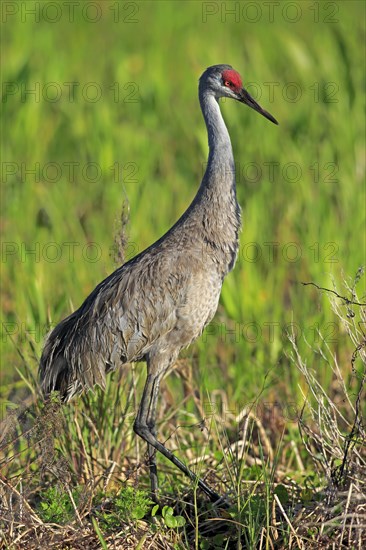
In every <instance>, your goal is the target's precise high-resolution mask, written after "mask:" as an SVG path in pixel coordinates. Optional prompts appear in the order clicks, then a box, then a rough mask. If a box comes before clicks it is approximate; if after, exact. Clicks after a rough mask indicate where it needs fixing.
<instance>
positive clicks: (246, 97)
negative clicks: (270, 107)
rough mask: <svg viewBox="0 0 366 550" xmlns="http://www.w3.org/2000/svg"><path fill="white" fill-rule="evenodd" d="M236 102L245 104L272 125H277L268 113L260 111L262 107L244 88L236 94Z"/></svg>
mask: <svg viewBox="0 0 366 550" xmlns="http://www.w3.org/2000/svg"><path fill="white" fill-rule="evenodd" d="M237 100H238V101H240V102H241V103H245V105H248V106H249V107H251V108H252V109H254V110H255V111H257V112H258V113H260V114H261V115H263V116H264V117H266V118H268V120H270V121H271V122H273V124H278V122H277V120H276V119H275V118H274V117H273V116H272V115H271V114H270V113H268V111H265V110H264V109H262V107H261V106H260V105H259V104H258V103H257V102H256V101H255V99H253V98H252V96H251V95H250V94H249V93H248V92H247V91H246V89H245V88H242V89H241V90H240V92H239V93H238V97H237Z"/></svg>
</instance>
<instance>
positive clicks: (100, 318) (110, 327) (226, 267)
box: [39, 65, 278, 502]
mask: <svg viewBox="0 0 366 550" xmlns="http://www.w3.org/2000/svg"><path fill="white" fill-rule="evenodd" d="M221 97H228V98H232V99H236V100H238V101H240V102H241V103H245V104H246V105H249V107H252V108H253V109H255V110H256V111H258V112H259V113H260V114H262V115H263V116H265V117H266V118H267V119H269V120H270V121H272V122H273V123H274V124H278V123H277V121H276V119H275V118H273V116H272V115H270V114H269V113H268V112H267V111H265V110H264V109H262V107H260V106H259V105H258V103H257V102H256V101H255V100H254V99H253V98H252V97H251V96H250V95H249V93H248V92H247V91H246V90H245V89H244V88H243V85H242V79H241V77H240V75H239V73H237V72H236V71H235V70H234V69H233V68H232V67H231V66H230V65H215V66H212V67H209V68H208V69H206V71H205V72H204V73H203V74H202V76H201V78H200V81H199V101H200V105H201V109H202V113H203V117H204V120H205V123H206V127H207V132H208V144H209V157H208V164H207V168H206V171H205V174H204V176H203V179H202V183H201V185H200V187H199V189H198V192H197V194H196V196H195V198H194V199H193V202H192V203H191V205H190V206H189V207H188V209H187V210H186V211H185V212H184V214H183V215H182V216H181V218H180V219H179V220H178V221H177V222H176V223H175V225H174V226H173V227H172V228H171V229H170V230H169V231H168V232H167V233H166V234H165V235H164V236H163V237H161V238H160V239H159V240H158V241H157V242H156V243H154V244H152V245H151V246H150V247H149V248H147V249H146V250H144V251H143V252H141V253H140V254H138V255H137V256H136V257H134V258H133V259H132V260H130V261H128V262H127V263H125V264H124V265H122V266H121V267H120V268H118V269H117V270H116V271H114V273H112V274H111V275H109V277H107V278H106V279H105V280H104V281H102V282H101V283H100V284H99V285H98V286H97V287H96V288H95V289H94V290H93V292H92V293H91V294H90V295H89V296H88V297H87V298H86V300H85V301H84V303H83V304H82V305H81V306H80V307H79V309H78V310H76V311H75V312H74V313H72V314H71V315H70V316H69V317H67V318H66V319H64V320H63V321H61V322H60V323H59V324H58V325H57V326H56V328H55V329H54V330H53V331H52V332H51V334H50V335H49V336H48V338H47V340H46V342H45V346H44V349H43V354H42V357H41V361H40V366H39V376H40V382H41V388H42V391H43V394H44V395H45V396H48V395H49V394H50V392H52V391H53V390H58V391H59V392H60V396H61V399H62V400H63V401H69V400H70V399H71V398H72V397H73V396H74V395H75V394H77V393H80V392H82V391H83V390H87V389H90V388H92V387H93V386H94V385H95V384H99V385H100V386H101V387H104V386H105V376H106V373H108V372H109V371H113V370H115V369H117V368H118V367H120V366H121V365H124V364H126V363H131V362H136V361H146V363H147V379H146V383H145V387H144V390H143V395H142V399H141V403H140V406H139V409H138V413H137V416H136V419H135V422H134V431H135V433H136V434H138V435H139V436H141V437H142V438H143V439H144V440H145V441H146V442H147V443H148V456H149V468H150V480H151V490H152V495H153V497H154V498H156V495H157V489H158V477H157V468H156V451H160V452H161V453H162V454H163V455H165V456H166V457H167V458H168V459H169V460H170V461H171V462H172V463H173V464H175V465H176V466H177V467H178V468H179V469H180V470H181V471H182V472H184V473H185V474H186V475H187V476H189V477H190V478H191V479H192V480H193V481H194V482H195V483H197V485H198V486H199V487H200V488H201V489H202V490H203V491H204V492H205V493H206V494H207V495H208V496H209V498H210V499H211V500H212V501H213V502H216V501H219V500H220V495H219V494H218V493H216V492H215V491H213V490H212V489H211V488H210V487H209V486H208V485H207V484H206V483H205V482H204V481H202V480H201V479H199V478H198V477H197V476H196V475H195V474H194V473H193V472H192V471H191V470H190V469H189V468H187V466H186V465H185V464H184V463H183V462H181V461H180V460H179V459H178V458H177V457H176V456H175V455H174V454H173V453H172V452H171V451H170V450H169V449H167V448H166V447H165V445H163V443H161V442H160V441H159V440H158V439H157V432H156V427H155V418H156V406H157V401H158V393H159V384H160V381H161V379H162V378H163V376H164V374H165V373H166V372H167V371H168V369H169V367H170V366H171V365H172V364H174V362H175V361H176V359H177V357H178V354H179V352H180V351H181V349H182V348H185V347H187V346H189V344H191V342H193V341H194V340H195V339H196V338H197V337H198V336H199V335H200V334H201V333H202V331H203V329H204V328H205V326H206V325H207V323H209V321H210V320H211V319H212V318H213V316H214V314H215V312H216V309H217V305H218V301H219V296H220V291H221V286H222V283H223V280H224V278H225V276H226V275H227V273H228V272H229V271H230V270H231V269H233V267H234V264H235V260H236V256H237V250H238V233H239V229H240V207H239V205H238V202H237V199H236V183H235V166H234V158H233V152H232V147H231V142H230V137H229V133H228V131H227V128H226V126H225V123H224V120H223V118H222V115H221V111H220V107H219V102H218V100H219V98H221Z"/></svg>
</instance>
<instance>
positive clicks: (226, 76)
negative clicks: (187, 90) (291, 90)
mask: <svg viewBox="0 0 366 550" xmlns="http://www.w3.org/2000/svg"><path fill="white" fill-rule="evenodd" d="M205 92H206V93H207V92H208V93H211V94H212V95H214V96H215V98H216V99H219V98H220V97H231V98H232V99H236V100H237V101H240V102H241V103H245V104H246V105H248V106H249V107H251V108H252V109H254V110H255V111H257V112H258V113H260V114H261V115H263V116H264V117H266V118H268V120H270V121H271V122H273V123H274V124H278V122H277V120H276V119H275V118H274V117H273V116H272V115H271V114H270V113H268V112H267V111H265V110H264V109H262V107H261V106H260V105H259V104H258V103H257V102H256V101H255V99H254V98H253V97H252V96H251V95H250V94H249V93H248V92H247V91H246V89H245V88H243V83H242V78H241V76H240V74H239V73H238V72H236V71H235V70H234V69H233V68H232V67H231V65H213V66H212V67H208V69H206V70H205V72H204V73H203V75H202V76H201V78H200V93H205Z"/></svg>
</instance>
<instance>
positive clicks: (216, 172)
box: [199, 89, 235, 196]
mask: <svg viewBox="0 0 366 550" xmlns="http://www.w3.org/2000/svg"><path fill="white" fill-rule="evenodd" d="M199 100H200V105H201V109H202V114H203V117H204V119H205V123H206V126H207V133H208V145H209V149H210V152H209V156H208V162H207V168H206V172H205V175H204V176H203V180H202V186H204V187H207V188H212V187H213V186H214V187H217V192H218V193H220V195H221V196H225V194H226V193H228V192H229V191H231V192H232V191H234V193H235V164H234V156H233V150H232V147H231V141H230V136H229V132H228V131H227V128H226V125H225V122H224V119H223V117H222V114H221V111H220V107H219V103H218V101H217V100H216V98H215V97H214V96H213V95H212V94H210V93H207V92H206V93H205V92H204V91H202V90H201V89H200V91H199Z"/></svg>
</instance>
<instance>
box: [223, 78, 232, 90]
mask: <svg viewBox="0 0 366 550" xmlns="http://www.w3.org/2000/svg"><path fill="white" fill-rule="evenodd" d="M224 86H227V87H228V88H231V86H232V83H231V82H229V81H228V80H225V82H224Z"/></svg>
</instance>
